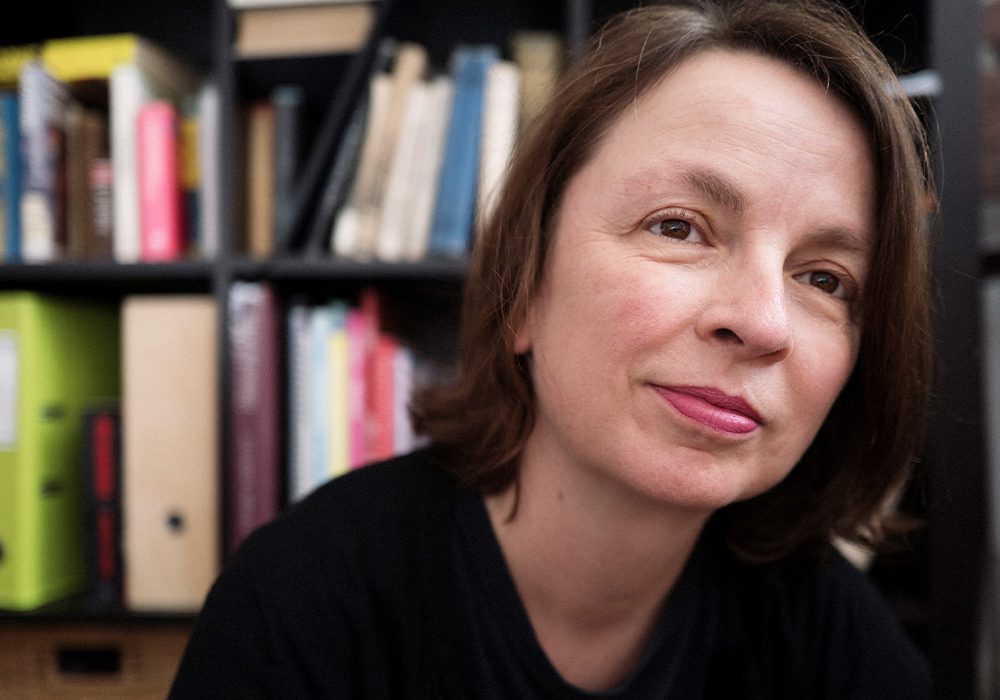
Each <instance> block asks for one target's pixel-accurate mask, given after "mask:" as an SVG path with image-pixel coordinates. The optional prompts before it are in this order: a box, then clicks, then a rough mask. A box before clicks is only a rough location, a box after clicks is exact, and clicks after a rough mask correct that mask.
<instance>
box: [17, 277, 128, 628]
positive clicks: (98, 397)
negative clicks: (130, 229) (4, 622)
mask: <svg viewBox="0 0 1000 700" xmlns="http://www.w3.org/2000/svg"><path fill="white" fill-rule="evenodd" d="M118 339H119V327H118V316H117V313H116V311H115V309H114V307H113V306H109V305H106V304H98V303H83V302H76V301H70V300H67V299H64V298H60V297H56V296H51V295H42V294H37V293H32V292H3V293H0V483H2V484H3V488H0V549H2V552H3V556H2V557H0V608H4V609H9V610H30V609H34V608H37V607H39V606H41V605H44V604H46V603H50V602H53V601H55V600H59V599H61V598H65V597H67V596H70V595H75V594H78V593H81V592H82V591H83V590H84V588H85V586H86V569H85V558H84V549H85V539H84V529H83V510H84V496H83V490H82V481H83V479H82V463H83V461H82V449H83V447H82V438H83V415H84V412H85V410H86V409H87V407H89V406H90V405H92V404H93V403H96V402H104V401H114V400H116V399H117V397H118V396H119V391H120V373H119V352H118Z"/></svg>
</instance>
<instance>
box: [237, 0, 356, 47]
mask: <svg viewBox="0 0 1000 700" xmlns="http://www.w3.org/2000/svg"><path fill="white" fill-rule="evenodd" d="M235 15H236V16H235V29H234V39H233V52H234V54H235V55H236V56H237V57H238V58H262V57H278V56H306V55H313V54H337V53H349V52H354V51H357V50H359V49H360V48H361V47H362V46H363V45H364V44H365V42H366V41H367V39H368V36H369V34H370V33H371V31H372V28H373V26H374V24H375V5H374V4H373V3H372V2H369V1H367V0H357V1H356V2H339V3H325V4H319V3H316V4H308V5H306V4H303V5H282V6H276V7H253V8H247V9H239V10H237V11H236V13H235Z"/></svg>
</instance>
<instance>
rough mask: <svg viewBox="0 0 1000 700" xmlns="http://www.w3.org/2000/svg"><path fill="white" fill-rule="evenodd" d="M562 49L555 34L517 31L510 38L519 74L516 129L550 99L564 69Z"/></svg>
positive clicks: (557, 35)
mask: <svg viewBox="0 0 1000 700" xmlns="http://www.w3.org/2000/svg"><path fill="white" fill-rule="evenodd" d="M565 50H566V46H565V42H564V41H563V39H562V37H561V36H559V34H557V33H555V32H549V31H544V30H538V29H521V30H518V31H516V32H514V33H513V34H512V35H511V38H510V53H511V58H512V60H513V61H514V63H515V65H517V67H518V69H519V72H520V75H521V85H520V87H521V93H520V94H521V99H520V101H519V105H520V114H519V115H518V128H519V129H524V127H525V126H526V125H527V124H529V123H530V122H531V121H532V120H533V119H534V118H535V116H536V115H537V114H538V112H539V111H540V110H541V109H542V107H544V106H545V104H546V103H547V102H548V101H549V98H550V97H551V96H552V93H553V91H554V90H555V86H556V83H557V82H558V80H559V77H560V76H561V75H562V72H563V69H564V63H565V61H564V53H565Z"/></svg>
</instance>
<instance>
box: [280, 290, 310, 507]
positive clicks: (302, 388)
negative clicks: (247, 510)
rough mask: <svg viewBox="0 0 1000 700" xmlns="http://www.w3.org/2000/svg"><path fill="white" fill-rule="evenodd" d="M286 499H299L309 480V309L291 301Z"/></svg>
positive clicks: (306, 491) (305, 491) (308, 488)
mask: <svg viewBox="0 0 1000 700" xmlns="http://www.w3.org/2000/svg"><path fill="white" fill-rule="evenodd" d="M287 323H288V436H289V440H288V452H289V454H288V465H289V467H288V500H289V502H291V503H295V502H296V501H299V500H301V499H302V498H303V497H305V496H306V494H308V493H309V492H310V491H311V490H312V488H313V486H314V484H313V479H312V418H311V416H312V401H311V396H312V395H311V391H310V387H311V384H312V378H311V372H310V370H311V368H312V354H311V347H312V346H311V344H310V307H309V306H307V305H306V304H305V303H303V302H295V303H293V304H292V306H291V307H290V308H289V310H288V320H287Z"/></svg>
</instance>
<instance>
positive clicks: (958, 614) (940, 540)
mask: <svg viewBox="0 0 1000 700" xmlns="http://www.w3.org/2000/svg"><path fill="white" fill-rule="evenodd" d="M380 2H384V3H385V4H386V6H387V7H389V6H391V12H390V11H388V10H387V12H386V15H385V18H384V24H383V25H381V27H382V29H381V31H383V32H384V33H387V34H393V35H396V36H397V37H398V38H401V39H412V40H415V41H420V42H422V43H424V44H425V45H426V46H427V47H428V49H429V50H430V52H431V55H432V57H433V60H434V62H435V63H436V64H438V65H439V67H443V64H444V62H445V60H446V57H447V55H448V52H449V50H450V48H451V47H452V46H453V45H454V44H455V43H456V42H458V41H494V42H496V43H498V44H500V45H504V41H505V37H506V35H507V34H508V33H509V32H510V31H512V30H514V29H520V28H542V29H550V30H559V31H562V32H563V33H564V34H565V36H566V39H567V48H568V51H569V53H570V54H571V55H572V53H573V52H574V51H575V50H576V49H577V47H579V46H580V44H581V43H582V42H583V41H584V40H585V38H586V37H587V36H588V35H589V34H590V33H591V32H593V31H594V30H595V29H596V28H597V27H598V26H599V24H600V22H601V21H602V20H603V19H605V18H607V17H608V16H610V14H612V13H613V12H615V11H618V10H622V9H626V8H627V7H634V6H636V5H637V4H638V3H637V2H636V0H565V1H564V2H562V3H538V2H534V1H533V0H487V1H484V2H481V3H466V2H463V1H462V0H412V1H410V2H405V1H403V0H395V2H392V0H380ZM844 4H845V6H847V7H848V8H849V9H850V10H851V11H852V12H853V13H854V14H855V16H856V17H858V19H859V20H860V21H862V22H863V23H864V25H865V26H866V28H867V29H868V30H869V32H870V33H871V34H872V36H873V38H874V39H875V41H876V43H877V44H878V45H879V46H880V47H881V48H882V50H883V51H885V52H886V54H887V55H888V56H889V57H890V60H891V61H892V62H893V64H894V65H895V66H896V67H897V68H898V69H899V71H900V72H903V73H912V72H917V71H920V70H925V69H932V70H934V71H936V72H937V73H938V74H939V75H940V77H941V79H942V81H943V83H944V86H945V89H944V90H943V92H942V93H941V95H940V96H939V97H937V98H935V100H934V104H933V107H932V108H931V110H930V113H929V114H928V115H927V116H928V118H929V119H931V120H933V127H934V128H933V129H932V131H933V136H934V149H935V159H936V169H937V173H936V176H937V182H938V185H939V190H940V194H941V215H940V217H938V219H937V222H936V229H935V232H934V237H935V256H934V260H935V284H936V291H937V298H938V310H939V318H938V326H937V331H936V337H937V348H938V354H939V357H941V358H942V362H941V363H940V365H939V369H938V377H937V383H936V386H935V399H934V405H933V408H934V411H933V416H932V423H931V431H930V433H931V435H930V442H929V445H928V447H929V449H928V454H927V457H926V459H925V460H924V462H923V463H922V465H921V466H920V470H919V473H918V477H917V480H916V481H915V483H914V485H913V487H912V489H911V491H910V493H909V495H908V498H909V499H910V501H909V503H910V505H911V506H912V508H913V509H914V511H916V512H918V513H919V514H922V515H924V516H925V517H926V519H927V523H928V525H927V527H926V528H925V530H924V531H923V533H922V534H921V535H919V536H918V537H917V538H916V539H915V542H914V547H913V549H912V550H911V551H910V552H909V553H908V554H906V555H900V556H898V557H895V558H888V559H886V560H882V561H879V562H877V563H876V567H875V569H874V570H873V576H874V577H875V580H876V582H877V583H878V584H879V585H880V586H881V587H882V588H883V590H884V591H885V592H886V594H887V596H888V597H889V598H890V600H891V601H892V602H893V603H894V605H895V607H896V610H897V612H898V614H899V615H900V619H902V620H903V621H904V624H906V625H907V627H908V628H909V629H910V630H911V631H912V632H913V634H914V636H915V638H917V639H918V641H919V642H920V643H921V644H922V645H923V646H924V647H925V648H926V649H927V650H928V653H929V656H930V658H931V661H932V664H933V666H934V669H935V671H936V675H937V676H938V682H939V694H940V697H948V698H959V697H961V698H965V697H970V698H971V697H975V684H976V677H977V672H978V671H977V668H978V666H977V654H978V647H977V644H978V640H979V624H980V620H979V616H980V609H979V592H980V590H981V587H982V583H983V577H984V575H985V558H986V555H985V551H986V530H985V528H986V522H987V514H986V505H985V493H986V466H985V449H984V445H983V437H984V436H983V431H984V428H983V408H982V399H981V386H982V382H981V367H980V363H979V357H980V348H981V344H980V334H979V326H980V317H979V312H980V309H979V281H980V279H981V277H982V276H983V275H996V274H1000V253H991V254H987V255H985V256H983V255H980V253H979V252H978V250H979V248H978V246H979V242H978V230H979V222H978V219H977V216H978V212H979V201H978V195H977V193H978V191H979V190H978V187H977V174H976V170H977V165H976V164H977V161H978V155H977V153H976V148H977V143H976V135H977V133H978V132H977V123H976V118H977V117H976V113H977V110H976V105H977V104H978V102H977V100H978V92H977V91H978V87H977V83H976V80H974V79H970V76H975V75H977V72H978V68H977V65H976V59H977V47H978V45H979V31H980V30H979V15H980V11H981V8H980V3H979V2H978V1H977V0H907V1H906V2H889V1H887V0H867V1H866V2H862V1H861V0H844ZM22 11H23V14H22V15H21V17H20V18H19V19H17V20H13V21H10V22H6V23H4V24H3V26H0V44H18V43H24V42H29V41H37V40H41V39H44V38H48V37H54V36H73V35H85V34H93V33H107V32H112V31H138V32H142V33H145V34H148V35H149V36H151V37H153V38H155V39H158V40H160V41H161V42H163V43H164V44H166V45H167V46H169V47H170V48H172V49H174V50H176V51H177V52H178V53H179V54H181V55H182V56H184V57H186V58H188V59H189V60H191V61H192V62H193V63H194V64H195V65H196V66H197V67H199V68H201V69H202V70H204V71H205V72H207V73H211V74H213V75H214V77H215V78H216V80H217V81H218V83H219V86H220V91H221V99H222V105H223V109H224V113H225V114H226V115H227V120H228V123H230V124H231V125H235V124H236V123H237V121H238V120H237V117H236V115H237V113H238V108H239V106H240V105H241V104H242V103H243V102H245V101H246V100H248V99H250V98H252V97H255V96H263V95H265V94H267V92H268V90H270V89H271V88H272V87H273V86H275V85H277V84H280V83H283V82H289V81H295V80H299V81H300V82H302V83H303V84H304V86H305V88H306V91H307V94H308V99H309V104H310V111H311V112H313V114H314V117H315V118H314V120H313V125H312V134H311V138H312V139H313V141H314V143H318V147H317V149H316V150H317V151H319V152H320V155H319V156H317V157H316V160H315V164H314V165H312V166H311V167H312V169H313V170H314V171H315V177H317V178H318V177H319V176H320V175H321V174H322V171H323V168H324V167H326V166H327V164H328V161H329V157H330V155H331V154H332V152H333V150H334V148H335V146H336V143H337V140H338V139H339V136H340V133H339V131H338V129H341V128H342V127H343V125H344V123H345V120H346V115H347V112H346V111H344V113H343V114H341V115H340V116H339V117H338V116H336V115H334V116H333V117H332V124H333V126H332V127H331V128H328V129H327V131H326V132H324V131H323V119H324V117H329V112H330V111H332V110H336V109H344V110H346V108H347V107H349V106H350V104H351V100H352V94H351V90H355V91H356V90H357V89H360V86H361V84H360V83H358V84H356V85H354V86H353V87H350V89H344V91H343V94H340V93H338V92H337V90H338V88H337V86H338V85H341V84H342V81H341V80H340V79H342V78H343V77H344V76H345V75H347V74H349V73H350V71H351V70H352V68H351V66H352V65H353V63H352V60H351V59H350V57H344V56H336V57H331V56H322V57H315V58H311V59H306V58H295V59H280V60H278V59H266V60H252V61H248V60H237V59H235V58H234V57H233V55H232V51H231V49H230V45H231V39H232V30H233V22H232V19H233V18H232V14H231V11H230V9H229V8H228V6H227V4H226V1H225V0H150V1H149V2H141V3H127V2H121V1H120V0H82V1H81V2H70V0H58V1H53V0H43V1H42V2H37V3H32V4H28V5H25V6H24V8H22ZM356 70H360V68H358V69H356ZM338 95H339V97H338ZM338 100H339V101H338ZM238 139H239V134H238V130H237V129H235V128H231V129H227V130H225V133H224V134H223V143H222V146H221V147H222V150H223V157H222V160H221V164H220V165H221V172H220V178H221V181H222V182H221V185H222V191H223V201H225V202H227V203H231V204H230V206H226V207H224V208H223V210H222V211H220V212H219V217H220V224H221V228H222V232H223V236H222V250H221V253H220V255H219V257H218V258H217V259H215V260H209V261H184V262H178V263H171V264H160V265H148V264H134V265H120V264H116V263H113V262H79V263H76V262H72V263H71V262H67V263H54V264H44V265H41V264H39V265H29V264H0V289H29V290H33V291H44V292H51V293H59V294H68V295H74V296H99V297H103V298H109V299H120V298H122V297H124V296H125V295H128V294H133V293H204V294H211V295H213V296H214V297H215V298H216V300H217V302H218V304H219V308H220V309H225V308H226V298H227V292H228V289H229V286H230V285H231V284H232V283H233V282H234V281H237V280H255V279H259V280H266V281H269V282H271V283H273V285H274V286H275V289H276V290H277V291H278V292H279V294H280V295H281V297H282V298H283V299H285V300H287V299H290V298H291V297H292V296H294V295H296V294H307V295H312V296H316V297H319V296H321V295H323V294H328V295H329V294H331V293H332V292H339V291H347V292H349V291H350V290H357V289H360V288H361V287H362V286H364V285H367V284H375V285H379V286H381V287H384V288H385V289H387V290H389V291H390V292H391V293H395V294H398V295H399V296H400V297H401V298H402V301H401V302H400V303H401V305H402V306H403V307H404V310H405V308H406V303H405V301H406V300H407V299H408V298H410V297H412V298H413V299H415V300H416V301H414V302H413V304H414V305H416V306H419V307H420V308H421V309H422V311H421V312H420V313H418V314H417V318H418V320H423V319H424V318H425V317H428V316H432V315H435V316H436V318H435V321H436V322H439V323H445V321H444V319H451V321H450V322H447V323H445V326H446V327H445V328H444V329H443V332H442V335H443V336H444V337H446V338H448V339H449V341H450V339H453V338H454V337H455V335H456V328H455V324H454V319H455V318H456V317H457V307H458V303H459V301H460V295H461V286H462V282H463V280H464V278H465V275H466V273H467V263H466V261H461V260H459V261H452V260H439V261H435V260H428V261H423V262H420V263H415V264H388V263H380V262H372V263H359V262H353V261H343V260H336V259H330V258H322V257H315V256H302V255H297V254H287V255H282V256H280V257H277V258H274V259H271V260H249V259H246V258H245V257H243V256H241V255H239V254H237V253H236V252H235V247H236V246H235V245H234V242H235V241H236V239H237V236H236V229H237V228H238V226H239V217H238V216H236V215H235V211H236V209H237V207H238V203H239V202H240V197H239V196H238V195H239V191H238V188H239V185H238V183H239V181H240V175H241V173H240V172H239V165H238V160H237V159H236V155H235V154H237V153H238V150H239V140H238ZM314 198H315V191H313V192H303V193H302V194H301V196H300V200H301V201H300V203H301V204H302V207H303V212H302V215H301V216H302V221H307V220H308V214H309V204H310V203H311V200H312V199H314ZM431 310H433V312H434V313H433V314H432V313H431ZM221 316H222V318H221V319H220V322H219V327H218V333H219V337H220V339H222V348H223V352H222V353H220V361H219V362H220V367H219V369H220V377H222V379H221V380H220V386H219V392H220V395H221V396H225V395H227V393H226V392H227V389H228V386H227V379H226V376H227V374H228V370H229V367H228V364H227V362H226V359H225V355H226V353H225V340H224V339H225V330H226V325H225V314H224V313H223V314H221ZM222 425H223V431H224V430H225V425H226V423H225V417H223V423H222ZM226 450H227V448H226V447H225V444H224V442H223V444H222V446H221V447H220V454H219V464H220V478H221V473H222V468H221V465H223V464H225V461H226V459H227V457H228V454H227V451H226ZM220 546H221V543H220ZM190 619H191V616H190V615H184V616H179V617H177V616H171V615H167V616H165V617H164V616H148V615H141V614H135V613H128V612H123V611H107V610H99V609H93V608H92V607H89V606H88V605H87V604H86V602H85V601H84V602H82V603H81V601H76V604H75V606H74V603H73V602H72V601H70V602H68V603H67V604H66V605H64V606H55V607H51V606H50V607H47V608H46V609H44V610H39V611H35V612H33V613H26V614H6V613H4V614H0V624H2V625H6V624H14V623H17V624H30V623H31V622H32V621H44V622H60V623H61V622H65V623H67V624H74V623H80V622H88V623H91V622H97V623H99V622H102V621H106V622H109V623H121V622H130V621H135V622H137V623H140V624H141V623H144V622H159V621H163V620H181V621H190Z"/></svg>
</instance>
